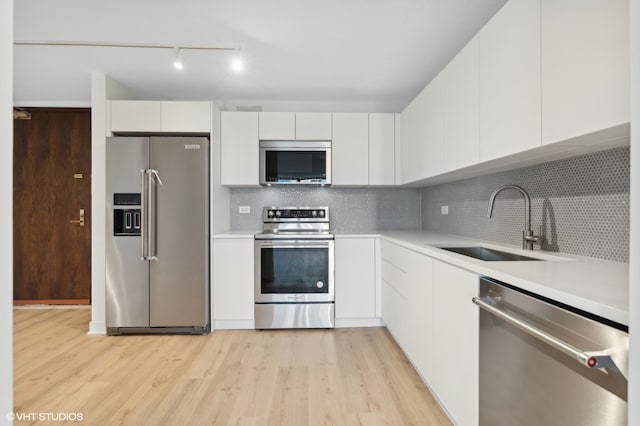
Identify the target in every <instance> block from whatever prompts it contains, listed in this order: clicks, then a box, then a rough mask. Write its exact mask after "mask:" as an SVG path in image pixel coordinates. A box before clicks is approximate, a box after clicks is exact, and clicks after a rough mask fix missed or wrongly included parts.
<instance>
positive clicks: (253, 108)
mask: <svg viewBox="0 0 640 426" xmlns="http://www.w3.org/2000/svg"><path fill="white" fill-rule="evenodd" d="M236 111H253V112H260V111H262V107H261V106H236Z"/></svg>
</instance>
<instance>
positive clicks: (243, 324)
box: [211, 319, 255, 330]
mask: <svg viewBox="0 0 640 426" xmlns="http://www.w3.org/2000/svg"><path fill="white" fill-rule="evenodd" d="M211 328H212V329H215V330H253V329H254V328H255V324H254V321H253V320H252V319H250V320H215V321H213V327H211Z"/></svg>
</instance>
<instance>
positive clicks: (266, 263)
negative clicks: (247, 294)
mask: <svg viewBox="0 0 640 426" xmlns="http://www.w3.org/2000/svg"><path fill="white" fill-rule="evenodd" d="M333 256H334V242H333V240H295V239H293V240H256V241H255V257H254V258H255V301H256V303H273V302H280V303H298V302H333V301H334V276H333V274H334V269H333V268H334V267H333V259H334V257H333Z"/></svg>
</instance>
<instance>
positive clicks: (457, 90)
mask: <svg viewBox="0 0 640 426" xmlns="http://www.w3.org/2000/svg"><path fill="white" fill-rule="evenodd" d="M478 66H479V58H478V37H477V36H476V37H474V38H473V39H471V41H470V42H469V43H468V44H467V45H466V46H465V47H464V48H463V49H462V50H461V51H460V53H458V55H457V56H456V57H455V58H453V60H452V61H451V62H450V63H449V65H447V66H446V67H445V69H444V70H443V71H442V74H443V78H444V167H445V170H446V171H450V170H456V169H460V168H463V167H467V166H471V165H473V164H476V163H478V162H479V161H480V138H479V126H480V123H479V120H480V112H479V108H480V89H479V80H478Z"/></svg>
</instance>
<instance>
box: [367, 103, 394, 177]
mask: <svg viewBox="0 0 640 426" xmlns="http://www.w3.org/2000/svg"><path fill="white" fill-rule="evenodd" d="M395 163H396V155H395V114H369V185H393V184H394V183H395V174H396V171H395V169H396V167H395Z"/></svg>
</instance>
